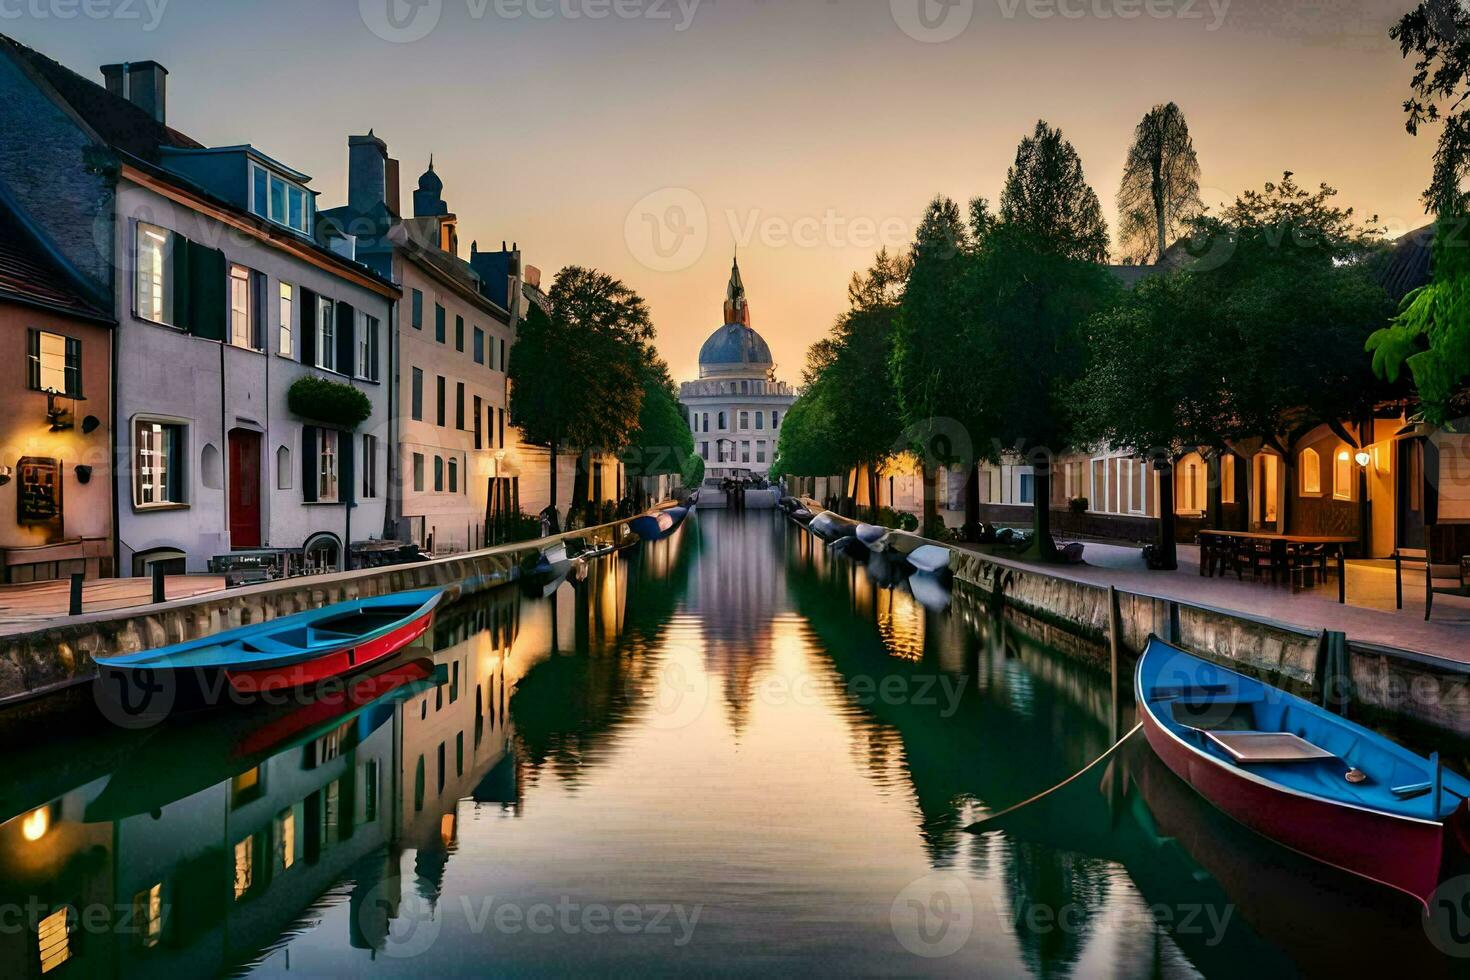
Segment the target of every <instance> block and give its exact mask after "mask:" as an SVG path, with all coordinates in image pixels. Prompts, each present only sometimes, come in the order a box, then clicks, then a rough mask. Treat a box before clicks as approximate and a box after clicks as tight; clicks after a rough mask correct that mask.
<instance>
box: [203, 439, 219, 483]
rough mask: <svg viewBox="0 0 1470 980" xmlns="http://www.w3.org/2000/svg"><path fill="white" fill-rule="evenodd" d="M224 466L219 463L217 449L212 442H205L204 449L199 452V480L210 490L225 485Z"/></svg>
mask: <svg viewBox="0 0 1470 980" xmlns="http://www.w3.org/2000/svg"><path fill="white" fill-rule="evenodd" d="M223 470H224V468H223V466H222V465H221V463H220V456H219V449H218V448H217V447H216V446H215V444H214V443H212V442H206V443H205V444H204V449H203V451H201V452H200V453H199V480H200V482H201V483H203V484H204V486H205V487H207V488H208V489H210V490H218V489H219V488H220V487H222V486H224V485H225V478H224V472H223Z"/></svg>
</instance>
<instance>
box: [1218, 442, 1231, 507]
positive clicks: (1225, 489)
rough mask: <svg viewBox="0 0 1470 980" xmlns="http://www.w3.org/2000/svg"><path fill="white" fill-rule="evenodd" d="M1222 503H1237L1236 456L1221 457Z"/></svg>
mask: <svg viewBox="0 0 1470 980" xmlns="http://www.w3.org/2000/svg"><path fill="white" fill-rule="evenodd" d="M1220 503H1222V504H1233V503H1235V454H1234V453H1222V454H1221V455H1220Z"/></svg>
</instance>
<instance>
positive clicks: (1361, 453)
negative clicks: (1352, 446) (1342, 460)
mask: <svg viewBox="0 0 1470 980" xmlns="http://www.w3.org/2000/svg"><path fill="white" fill-rule="evenodd" d="M1353 462H1355V463H1357V464H1358V465H1359V466H1363V467H1366V466H1367V465H1368V464H1369V463H1371V462H1373V454H1372V453H1370V452H1368V450H1366V449H1359V450H1358V452H1357V454H1356V455H1354V456H1353Z"/></svg>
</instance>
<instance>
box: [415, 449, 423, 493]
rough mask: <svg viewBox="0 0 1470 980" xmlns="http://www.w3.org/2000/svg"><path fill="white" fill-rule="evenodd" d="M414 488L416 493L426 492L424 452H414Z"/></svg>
mask: <svg viewBox="0 0 1470 980" xmlns="http://www.w3.org/2000/svg"><path fill="white" fill-rule="evenodd" d="M413 489H414V492H415V493H423V492H424V454H423V453H414V454H413Z"/></svg>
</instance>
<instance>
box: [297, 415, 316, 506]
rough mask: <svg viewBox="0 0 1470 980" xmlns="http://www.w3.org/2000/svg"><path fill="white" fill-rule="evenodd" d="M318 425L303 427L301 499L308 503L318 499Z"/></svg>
mask: <svg viewBox="0 0 1470 980" xmlns="http://www.w3.org/2000/svg"><path fill="white" fill-rule="evenodd" d="M316 458H317V441H316V426H314V425H303V426H302V427H301V499H302V500H304V501H306V502H307V503H312V502H314V501H315V500H316V471H317V461H316Z"/></svg>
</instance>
